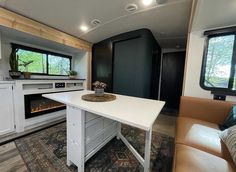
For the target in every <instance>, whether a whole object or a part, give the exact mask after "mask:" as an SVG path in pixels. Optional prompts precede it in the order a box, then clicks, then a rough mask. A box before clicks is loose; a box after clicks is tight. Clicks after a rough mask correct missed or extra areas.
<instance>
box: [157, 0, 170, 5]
mask: <svg viewBox="0 0 236 172" xmlns="http://www.w3.org/2000/svg"><path fill="white" fill-rule="evenodd" d="M156 1H157V4H160V5H162V4H165V3H166V2H167V1H168V0H156Z"/></svg>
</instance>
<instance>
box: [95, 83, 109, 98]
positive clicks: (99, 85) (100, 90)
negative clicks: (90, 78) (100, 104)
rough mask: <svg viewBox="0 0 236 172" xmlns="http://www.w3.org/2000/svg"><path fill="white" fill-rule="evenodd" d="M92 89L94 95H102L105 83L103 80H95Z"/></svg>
mask: <svg viewBox="0 0 236 172" xmlns="http://www.w3.org/2000/svg"><path fill="white" fill-rule="evenodd" d="M93 86H94V91H95V95H96V96H103V95H104V89H105V88H106V87H107V84H105V83H103V82H99V81H96V82H94V83H93Z"/></svg>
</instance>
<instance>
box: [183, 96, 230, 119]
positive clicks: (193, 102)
mask: <svg viewBox="0 0 236 172" xmlns="http://www.w3.org/2000/svg"><path fill="white" fill-rule="evenodd" d="M232 106H233V104H232V103H231V102H227V101H219V100H211V99H203V98H196V97H187V96H182V97H181V101H180V111H179V116H185V117H190V118H195V119H199V120H203V121H208V122H212V123H216V124H223V122H224V121H225V119H226V117H227V116H228V114H229V113H230V111H231V109H232Z"/></svg>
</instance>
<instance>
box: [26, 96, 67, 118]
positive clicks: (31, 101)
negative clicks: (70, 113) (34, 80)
mask: <svg viewBox="0 0 236 172" xmlns="http://www.w3.org/2000/svg"><path fill="white" fill-rule="evenodd" d="M63 109H66V106H65V105H64V104H63V103H59V102H56V101H54V100H50V99H47V98H45V97H42V94H31V95H25V118H26V119H28V118H33V117H36V116H39V115H46V114H48V113H52V112H56V111H60V110H63Z"/></svg>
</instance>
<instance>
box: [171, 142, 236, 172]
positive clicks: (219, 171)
mask: <svg viewBox="0 0 236 172" xmlns="http://www.w3.org/2000/svg"><path fill="white" fill-rule="evenodd" d="M173 168H174V170H173V171H175V172H190V171H196V172H213V171H214V172H234V171H235V170H236V168H235V165H234V164H232V163H229V162H227V161H226V160H225V159H222V158H220V157H218V156H215V155H212V154H209V153H207V152H203V151H201V150H198V149H196V148H193V147H190V146H186V145H181V144H176V145H175V161H174V167H173Z"/></svg>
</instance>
